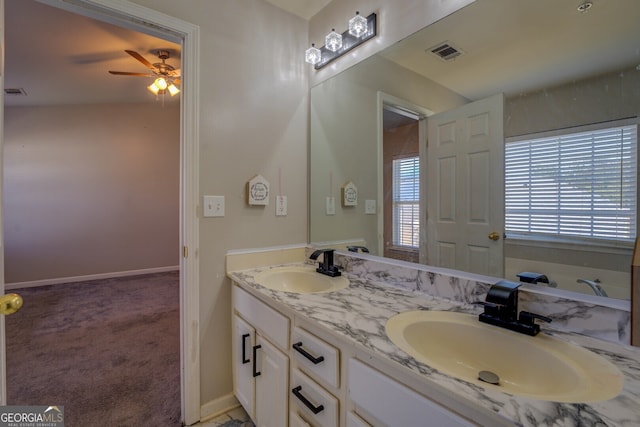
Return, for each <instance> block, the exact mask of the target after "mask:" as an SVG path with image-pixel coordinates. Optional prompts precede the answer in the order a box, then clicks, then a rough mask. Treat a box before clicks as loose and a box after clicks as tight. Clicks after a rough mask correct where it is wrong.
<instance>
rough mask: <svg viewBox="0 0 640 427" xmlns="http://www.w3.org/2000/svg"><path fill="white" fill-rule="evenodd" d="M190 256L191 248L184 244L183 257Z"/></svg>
mask: <svg viewBox="0 0 640 427" xmlns="http://www.w3.org/2000/svg"><path fill="white" fill-rule="evenodd" d="M188 256H189V248H188V247H186V246H183V247H182V257H183V258H186V257H188Z"/></svg>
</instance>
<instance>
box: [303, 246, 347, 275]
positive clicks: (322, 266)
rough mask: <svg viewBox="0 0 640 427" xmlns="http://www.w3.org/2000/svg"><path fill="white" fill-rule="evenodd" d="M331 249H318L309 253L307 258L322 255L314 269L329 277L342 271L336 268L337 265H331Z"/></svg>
mask: <svg viewBox="0 0 640 427" xmlns="http://www.w3.org/2000/svg"><path fill="white" fill-rule="evenodd" d="M333 251H334V249H318V250H317V251H315V252H314V253H312V254H311V256H310V257H309V258H311V259H313V260H317V259H318V257H319V256H320V255H322V262H321V263H319V264H318V268H316V271H317V272H318V273H320V274H326V275H327V276H331V277H338V276H340V275H341V274H342V273H340V270H339V269H338V266H337V265H333Z"/></svg>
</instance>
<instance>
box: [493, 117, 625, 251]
mask: <svg viewBox="0 0 640 427" xmlns="http://www.w3.org/2000/svg"><path fill="white" fill-rule="evenodd" d="M636 151H637V124H635V123H633V124H630V123H624V122H623V123H621V122H620V121H618V122H609V123H601V124H598V125H591V126H582V127H578V128H571V129H565V130H562V131H552V132H546V133H544V134H537V135H526V136H521V137H518V138H510V139H508V140H507V141H506V145H505V230H506V233H507V237H508V238H510V239H522V240H538V241H541V240H544V241H548V242H550V243H554V242H556V243H557V242H564V243H575V244H581V245H596V244H597V245H601V246H624V245H625V244H626V245H628V246H629V247H632V245H633V242H634V240H635V236H636V191H637V190H636V182H637V180H636V175H637V161H636Z"/></svg>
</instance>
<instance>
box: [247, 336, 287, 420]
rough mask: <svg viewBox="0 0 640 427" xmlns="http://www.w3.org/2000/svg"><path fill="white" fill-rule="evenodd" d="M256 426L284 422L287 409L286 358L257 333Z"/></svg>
mask: <svg viewBox="0 0 640 427" xmlns="http://www.w3.org/2000/svg"><path fill="white" fill-rule="evenodd" d="M256 348H257V351H256V361H255V363H256V372H255V373H256V374H257V376H256V418H255V420H256V424H257V427H275V426H286V425H287V424H288V412H289V404H288V401H289V399H288V397H289V358H288V357H287V356H285V355H284V354H283V353H282V352H281V351H280V350H278V349H277V348H276V347H275V346H273V345H271V344H270V343H269V341H267V340H266V339H264V338H263V337H261V336H260V335H258V336H256Z"/></svg>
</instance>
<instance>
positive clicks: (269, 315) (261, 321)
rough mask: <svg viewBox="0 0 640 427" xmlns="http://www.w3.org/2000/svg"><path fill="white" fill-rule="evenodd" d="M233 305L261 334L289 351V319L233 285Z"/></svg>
mask: <svg viewBox="0 0 640 427" xmlns="http://www.w3.org/2000/svg"><path fill="white" fill-rule="evenodd" d="M233 305H234V308H235V309H236V311H237V312H238V314H240V316H242V317H243V318H244V319H245V320H246V321H248V322H249V323H251V325H253V327H254V328H256V329H257V330H258V331H259V332H260V334H261V335H263V336H265V337H267V338H269V340H270V341H271V342H273V343H274V344H276V345H277V346H278V347H280V349H281V350H284V351H285V352H286V351H287V349H288V347H289V319H288V318H287V317H285V316H283V315H282V314H280V313H278V312H277V311H275V310H274V309H272V308H271V307H269V306H268V305H266V304H265V303H263V302H262V301H260V300H259V299H257V298H256V297H254V296H253V295H251V294H249V293H248V292H246V291H244V290H242V289H240V287H238V286H234V287H233Z"/></svg>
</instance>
